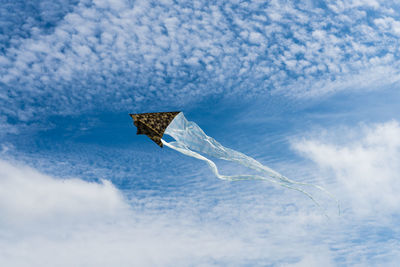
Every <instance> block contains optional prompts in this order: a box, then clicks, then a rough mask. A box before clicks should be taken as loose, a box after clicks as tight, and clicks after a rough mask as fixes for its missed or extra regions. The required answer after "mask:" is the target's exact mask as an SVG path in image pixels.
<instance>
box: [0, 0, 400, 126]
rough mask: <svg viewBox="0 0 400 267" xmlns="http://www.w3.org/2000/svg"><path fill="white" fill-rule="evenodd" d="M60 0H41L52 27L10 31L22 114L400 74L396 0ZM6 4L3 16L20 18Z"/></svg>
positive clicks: (314, 86) (5, 80) (2, 74)
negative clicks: (314, 0)
mask: <svg viewBox="0 0 400 267" xmlns="http://www.w3.org/2000/svg"><path fill="white" fill-rule="evenodd" d="M56 3H57V5H60V6H62V8H60V12H55V13H54V12H52V11H51V10H54V8H53V7H52V6H51V7H50V5H52V4H50V3H47V2H46V4H43V5H41V6H40V7H41V8H42V9H41V10H42V11H41V13H40V14H42V15H43V14H46V15H43V16H44V17H45V18H48V21H49V25H52V26H51V27H49V28H50V29H51V30H45V29H46V27H44V26H43V27H42V26H37V23H38V22H36V21H39V20H34V21H32V22H30V23H28V24H27V26H26V27H28V29H27V30H26V34H25V33H24V34H22V33H15V34H14V33H7V34H6V35H5V37H4V38H6V39H7V38H8V39H10V38H11V39H12V42H11V41H10V42H9V44H8V45H6V47H5V48H4V49H3V52H2V53H1V54H0V64H1V71H0V81H1V82H2V83H1V85H0V86H1V87H2V88H4V89H6V88H7V90H3V92H4V93H3V95H2V96H0V108H1V110H2V111H3V113H4V114H6V115H7V116H8V117H11V118H13V119H14V120H15V119H16V120H19V121H30V120H34V117H35V116H38V115H39V114H40V116H46V115H45V114H53V115H54V114H64V115H65V114H76V112H77V111H80V112H81V111H93V110H98V109H99V107H101V109H102V110H114V111H115V110H123V109H127V108H131V107H132V106H135V107H136V108H137V109H141V108H142V107H144V106H146V107H147V108H152V107H153V106H154V107H155V106H157V107H159V106H160V105H161V106H165V107H167V106H170V107H172V106H174V107H176V106H186V105H188V104H189V103H191V102H193V101H198V99H201V98H204V97H207V96H210V95H226V96H244V97H246V98H254V97H259V96H262V95H267V94H268V93H269V92H273V93H280V94H284V95H296V96H307V97H310V96H318V95H321V94H326V93H332V92H337V91H341V90H354V89H366V88H375V89H376V88H379V87H382V86H384V85H391V84H393V83H397V82H398V81H399V72H398V69H399V68H398V67H399V66H398V63H397V62H398V54H397V52H396V51H397V50H396V48H397V47H398V42H399V39H398V35H397V28H396V27H397V24H398V23H397V21H399V18H397V15H396V13H395V12H393V9H395V8H396V7H397V5H396V4H395V3H394V2H391V1H384V2H380V1H350V2H343V1H337V2H335V3H333V4H329V5H325V4H324V3H323V2H319V3H310V2H309V3H297V2H296V3H295V1H288V2H286V3H285V4H282V3H280V2H279V1H270V2H269V3H268V4H265V3H263V2H259V1H253V2H249V3H239V2H221V3H218V4H213V5H209V4H208V2H204V1H198V2H195V3H193V4H190V5H189V4H188V5H187V4H183V3H180V2H171V1H156V2H151V1H135V2H131V1H122V0H121V1H117V2H116V1H107V0H99V1H93V2H90V1H81V2H79V3H77V2H74V1H67V2H56ZM54 5H55V4H54ZM7 10H8V9H6V8H5V9H2V12H3V13H5V16H2V17H3V18H4V20H5V21H6V20H10V19H11V21H12V23H13V25H14V26H15V27H14V28H15V29H17V28H18V27H17V26H18V25H19V24H20V22H18V21H19V20H16V19H12V18H14V17H13V16H12V14H10V12H8V11H7ZM369 11H371V12H369ZM372 11H373V12H372ZM21 12H22V13H23V14H24V16H31V15H29V14H28V15H27V14H26V13H27V12H28V11H26V10H24V9H22V11H21ZM35 16H36V15H32V17H34V18H36V17H35ZM371 21H373V22H374V23H371ZM50 22H51V23H50ZM28 33H29V34H28ZM377 70H378V71H377ZM354 77H356V78H354ZM370 77H372V79H369V78H370ZM360 81H364V82H363V83H359V82H360ZM367 81H368V82H367ZM44 103H46V104H44ZM155 103H157V104H155Z"/></svg>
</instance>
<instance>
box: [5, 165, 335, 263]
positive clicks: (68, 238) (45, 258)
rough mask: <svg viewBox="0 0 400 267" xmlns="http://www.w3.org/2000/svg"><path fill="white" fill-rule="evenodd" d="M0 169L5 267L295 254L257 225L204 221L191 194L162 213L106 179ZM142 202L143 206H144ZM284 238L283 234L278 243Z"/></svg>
mask: <svg viewBox="0 0 400 267" xmlns="http://www.w3.org/2000/svg"><path fill="white" fill-rule="evenodd" d="M0 167H1V168H0V170H1V171H0V185H1V189H0V200H1V201H0V202H1V204H0V214H1V215H2V216H1V219H0V226H1V230H0V248H1V249H0V264H1V265H3V266H31V265H40V266H54V265H57V266H71V265H74V266H84V265H96V266H110V265H118V266H131V265H132V264H135V265H140V266H187V265H190V264H196V265H202V264H204V265H219V264H224V263H225V264H229V263H235V264H237V263H243V264H245V263H246V262H255V265H259V263H258V262H259V260H258V258H259V257H261V258H265V260H268V261H269V262H273V261H275V260H279V261H284V262H285V255H286V253H291V254H292V253H293V252H292V251H293V249H292V248H286V249H281V248H280V245H279V244H278V245H275V244H273V243H270V242H265V240H264V237H257V232H258V231H259V230H261V229H259V228H258V227H259V226H256V228H253V227H252V228H249V229H247V230H244V231H243V229H242V231H239V229H238V228H236V226H234V229H232V226H233V225H232V221H231V223H229V224H228V225H226V224H224V220H223V221H222V222H220V221H215V220H210V219H211V217H209V216H210V215H211V213H210V214H209V215H207V214H203V215H202V220H205V221H204V222H201V221H199V219H200V218H196V213H197V212H196V209H204V208H205V207H202V206H196V205H198V204H196V202H193V201H192V202H191V201H190V200H189V199H185V201H184V203H186V204H190V205H189V207H188V209H187V210H180V209H177V208H175V209H174V210H168V209H167V210H163V209H160V207H161V206H160V204H159V203H160V201H166V199H164V200H160V199H157V198H154V199H144V200H140V199H133V200H134V201H135V202H133V203H130V204H128V203H129V202H128V200H127V199H125V198H124V197H123V196H122V195H121V192H120V191H119V190H117V189H116V188H115V187H114V186H113V185H112V184H111V183H110V182H107V181H103V182H102V183H100V184H99V183H91V182H85V181H83V180H81V179H77V178H71V179H59V178H54V177H51V176H49V175H45V174H42V173H40V172H38V171H36V170H34V169H32V168H30V167H27V166H24V165H22V164H21V163H15V162H14V163H11V162H7V161H4V160H1V161H0ZM173 201H177V202H178V203H179V202H180V200H179V199H174V200H173ZM135 203H136V204H135ZM143 204H144V207H145V209H143V208H141V207H140V206H141V205H143ZM193 204H194V205H195V206H193ZM230 208H232V207H231V206H230V204H229V203H227V204H224V203H221V205H218V206H217V207H214V208H213V210H214V212H213V214H212V215H213V217H212V218H219V219H221V215H222V219H223V217H224V216H223V214H224V213H225V214H226V213H227V211H229V209H230ZM275 212H277V211H273V212H272V213H271V214H273V213H275ZM215 213H217V214H215ZM229 213H230V214H229ZM268 213H270V212H268ZM218 214H219V215H218ZM228 214H229V216H228V217H231V216H236V220H238V221H242V219H245V218H240V217H237V215H238V213H237V212H235V211H233V212H232V211H231V212H228ZM302 216H303V215H300V217H302ZM226 219H228V218H226ZM239 224H241V223H239ZM229 225H230V226H229ZM227 226H228V228H227ZM293 227H294V229H289V231H294V232H296V230H295V228H296V227H297V226H293ZM237 231H239V232H237ZM263 236H265V234H264V235H263ZM301 236H302V235H300V236H299V237H293V239H294V240H298V238H300V237H301ZM278 237H279V236H278ZM248 238H250V239H248ZM279 239H281V240H279ZM285 240H286V238H284V237H283V238H282V237H281V238H278V239H277V240H276V242H278V243H282V242H286V241H285ZM259 245H260V246H262V247H264V249H265V248H270V249H272V250H279V251H280V253H278V254H277V255H276V256H275V258H274V259H267V258H268V255H272V254H271V252H270V251H269V252H268V251H267V254H265V251H263V250H260V249H259V248H258V246H259ZM325 252H327V253H328V254H329V251H327V250H326V249H325ZM302 253H303V251H302V252H297V253H295V254H296V257H295V259H293V260H291V261H292V262H297V261H298V260H297V258H298V257H300V258H301V254H302ZM263 255H264V256H263ZM323 260H324V261H326V258H325V257H324V259H323ZM263 262H265V261H263Z"/></svg>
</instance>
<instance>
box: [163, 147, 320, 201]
mask: <svg viewBox="0 0 400 267" xmlns="http://www.w3.org/2000/svg"><path fill="white" fill-rule="evenodd" d="M161 142H162V143H163V144H164V145H166V146H167V147H169V148H171V149H174V150H176V151H178V152H180V153H182V154H184V155H187V156H190V157H193V158H197V159H200V160H203V161H205V162H206V163H207V164H208V166H209V167H210V168H211V170H212V171H213V173H214V175H215V176H217V178H219V179H221V180H228V181H243V180H265V181H270V182H272V183H275V184H279V185H280V186H283V187H286V188H289V189H292V190H296V191H299V192H301V193H303V194H305V195H306V196H307V197H308V198H310V199H311V200H312V201H313V202H314V204H315V205H316V206H318V207H321V205H320V204H319V203H318V201H316V200H315V199H314V197H313V196H312V195H311V194H310V193H308V192H307V191H305V190H303V189H300V188H296V187H294V186H290V185H288V184H285V183H282V182H278V181H276V180H274V179H270V178H268V177H264V176H259V175H232V176H227V175H221V174H219V172H218V168H217V165H216V164H215V163H214V162H213V161H212V160H210V159H208V158H206V157H204V156H202V155H200V154H199V153H197V152H194V151H192V150H190V149H188V148H187V147H184V148H182V147H177V146H174V145H173V144H171V143H168V142H166V141H164V140H163V139H161Z"/></svg>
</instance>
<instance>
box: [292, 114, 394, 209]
mask: <svg viewBox="0 0 400 267" xmlns="http://www.w3.org/2000/svg"><path fill="white" fill-rule="evenodd" d="M360 128H361V129H359V130H355V129H353V130H350V131H349V130H347V131H346V130H343V132H342V134H341V135H340V136H334V137H332V136H330V137H329V138H331V141H329V139H325V140H324V139H323V138H321V137H320V138H318V139H311V140H303V141H300V142H297V143H295V148H296V149H297V150H299V151H301V152H302V153H303V154H304V155H305V156H307V157H309V158H310V159H312V160H313V161H314V162H315V163H316V164H318V165H319V166H320V167H321V168H323V169H325V170H327V172H326V173H330V174H333V175H334V176H335V177H336V179H337V181H338V183H339V184H340V185H341V189H344V190H346V193H345V194H344V196H346V202H347V203H349V204H350V205H352V211H353V212H355V213H362V214H366V215H368V216H377V215H378V214H380V216H390V215H394V214H399V212H400V210H399V207H398V205H397V203H398V202H399V201H400V198H399V194H398V192H399V190H400V182H399V179H398V178H399V176H398V174H399V171H400V164H399V162H398V159H399V157H400V126H399V123H398V122H397V121H392V122H388V123H384V124H377V125H373V126H368V127H367V126H363V127H361V126H360ZM360 130H361V133H360ZM336 134H337V135H338V133H337V132H336ZM328 136H329V134H328ZM325 138H327V137H325ZM333 138H335V139H336V140H332V139H333ZM342 193H343V192H341V193H339V194H342Z"/></svg>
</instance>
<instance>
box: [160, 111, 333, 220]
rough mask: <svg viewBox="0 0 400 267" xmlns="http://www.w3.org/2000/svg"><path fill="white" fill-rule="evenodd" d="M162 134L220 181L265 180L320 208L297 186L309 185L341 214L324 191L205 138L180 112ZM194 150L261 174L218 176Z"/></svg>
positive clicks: (211, 166)
mask: <svg viewBox="0 0 400 267" xmlns="http://www.w3.org/2000/svg"><path fill="white" fill-rule="evenodd" d="M164 134H167V135H170V136H171V137H172V138H174V139H175V141H174V142H171V143H168V142H166V141H164V140H163V139H161V141H162V143H163V144H164V145H166V146H168V147H170V148H172V149H174V150H176V151H178V152H180V153H182V154H185V155H187V156H190V157H194V158H197V159H200V160H203V161H205V162H207V164H208V165H209V166H210V168H211V170H212V171H213V172H214V174H215V176H217V177H218V178H219V179H222V180H229V181H238V180H266V181H270V182H273V183H275V184H279V185H281V186H283V187H286V188H290V189H292V190H296V191H299V192H301V193H303V194H305V195H306V196H307V197H309V198H310V199H311V200H312V201H313V202H314V203H315V204H316V205H317V206H319V207H320V205H319V203H318V202H317V201H316V200H315V199H314V198H313V196H312V195H311V194H310V193H308V192H307V191H305V190H304V189H302V188H299V186H311V187H314V188H316V189H318V190H320V191H322V192H324V193H325V194H326V195H327V196H329V197H330V198H331V199H333V200H335V201H336V203H337V207H338V211H339V215H340V205H339V201H338V200H337V199H336V198H335V197H334V196H333V195H332V194H331V193H329V192H328V191H327V190H326V189H325V188H323V187H321V186H318V185H314V184H308V183H303V182H296V181H293V180H291V179H289V178H287V177H285V176H283V175H282V174H280V173H278V172H276V171H274V170H272V169H271V168H269V167H267V166H265V165H263V164H261V163H260V162H258V161H257V160H255V159H253V158H252V157H249V156H247V155H245V154H243V153H241V152H239V151H236V150H233V149H230V148H227V147H224V146H223V145H221V144H220V143H219V142H218V141H217V140H215V139H214V138H212V137H210V136H208V135H206V134H205V133H204V131H203V130H202V129H201V128H200V127H199V126H198V125H197V124H196V123H195V122H192V121H188V120H187V119H186V118H185V116H184V115H183V113H182V112H180V113H179V114H178V115H176V117H175V118H174V119H173V121H172V122H171V123H170V124H169V126H168V127H167V129H166V130H165V132H164ZM193 150H195V151H197V152H199V153H202V154H206V155H208V156H212V157H215V158H218V159H223V160H227V161H232V162H236V163H238V164H241V165H243V166H245V167H247V168H250V169H253V170H255V171H257V172H259V173H262V176H259V175H234V176H226V175H221V174H219V172H218V168H217V166H216V165H215V163H214V162H213V161H211V160H209V159H208V158H206V157H204V156H202V155H201V154H199V153H197V152H194V151H193Z"/></svg>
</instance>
